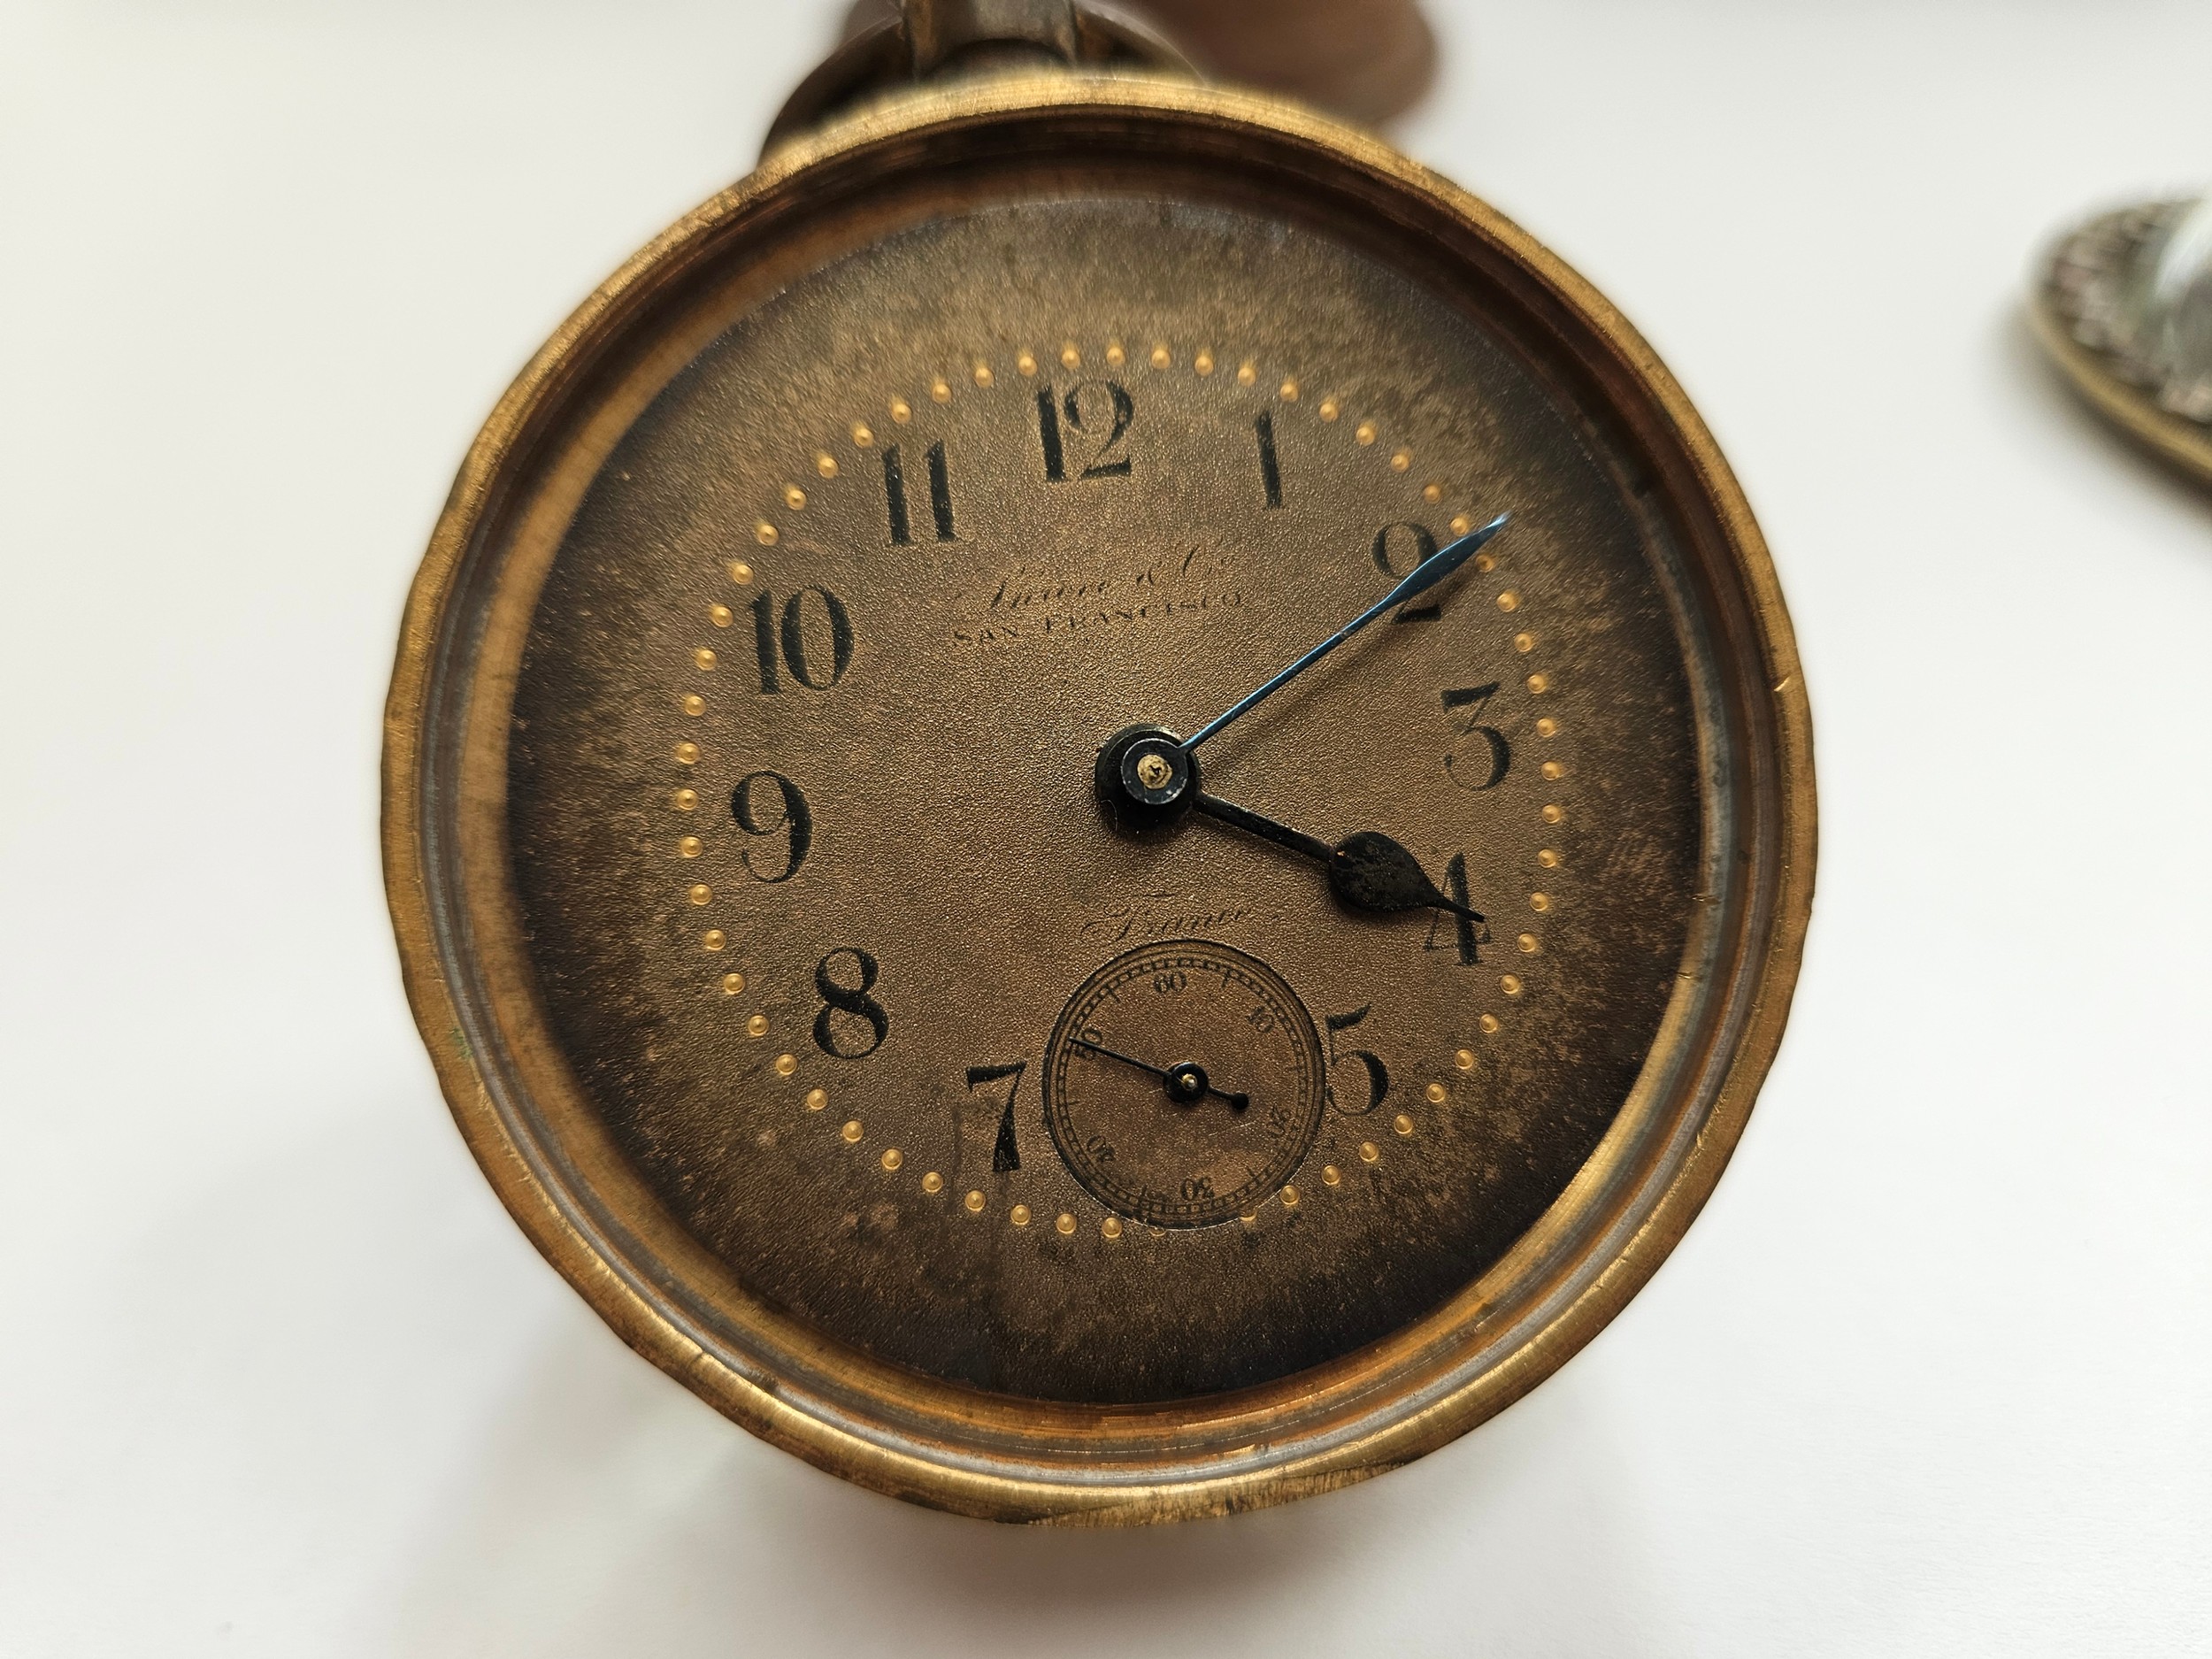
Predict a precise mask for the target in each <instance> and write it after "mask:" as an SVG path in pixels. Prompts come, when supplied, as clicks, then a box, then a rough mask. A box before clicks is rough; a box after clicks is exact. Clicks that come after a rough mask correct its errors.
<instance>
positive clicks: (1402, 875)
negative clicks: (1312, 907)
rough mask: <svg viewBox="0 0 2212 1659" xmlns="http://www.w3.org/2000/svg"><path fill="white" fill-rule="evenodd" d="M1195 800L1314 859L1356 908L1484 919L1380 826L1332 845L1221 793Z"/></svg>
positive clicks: (1208, 811) (1219, 817) (1234, 824)
mask: <svg viewBox="0 0 2212 1659" xmlns="http://www.w3.org/2000/svg"><path fill="white" fill-rule="evenodd" d="M1192 804H1193V807H1194V810H1197V811H1199V812H1202V813H1203V814H1204V815H1205V816H1206V817H1208V818H1212V819H1214V820H1215V821H1216V822H1217V823H1221V824H1226V825H1228V826H1230V828H1232V829H1239V830H1242V831H1243V832H1244V833H1246V834H1248V835H1254V836H1257V837H1258V838H1259V839H1260V840H1262V841H1272V842H1274V843H1275V844H1276V845H1277V846H1278V847H1285V848H1287V849H1290V850H1291V851H1292V852H1294V853H1298V854H1300V855H1302V856H1304V857H1308V858H1310V859H1312V860H1313V861H1314V862H1315V863H1317V864H1320V865H1321V866H1322V867H1323V868H1325V870H1327V872H1329V891H1330V892H1332V893H1333V894H1335V895H1336V896H1337V899H1338V902H1340V903H1342V904H1345V905H1347V906H1348V907H1349V908H1351V909H1353V910H1383V911H1389V910H1449V911H1451V912H1452V914H1453V915H1455V916H1463V917H1465V918H1467V919H1468V920H1469V921H1471V922H1479V921H1481V920H1482V919H1483V917H1482V915H1481V913H1480V912H1479V911H1477V910H1469V909H1468V908H1467V907H1466V906H1465V905H1464V904H1462V903H1460V902H1458V901H1457V900H1456V899H1453V898H1450V897H1448V895H1445V894H1444V893H1442V892H1440V891H1439V890H1438V888H1437V886H1436V883H1434V882H1433V881H1432V880H1430V879H1429V877H1428V872H1426V871H1425V870H1423V869H1422V868H1421V861H1420V860H1419V859H1417V858H1416V857H1415V856H1413V855H1412V854H1411V853H1409V852H1408V851H1407V850H1406V849H1405V848H1404V847H1403V846H1402V845H1401V844H1399V843H1398V842H1397V841H1393V840H1392V839H1391V838H1390V837H1389V836H1387V835H1386V834H1384V833H1382V832H1381V831H1380V830H1355V831H1353V833H1351V834H1349V835H1347V836H1346V837H1345V838H1344V839H1343V840H1342V841H1339V842H1337V843H1336V845H1335V846H1333V847H1332V846H1330V845H1329V843H1328V842H1326V841H1323V840H1321V838H1320V837H1318V836H1317V835H1309V834H1307V833H1305V832H1304V831H1302V830H1294V829H1293V828H1291V826H1289V825H1287V824H1282V823H1279V822H1277V821H1276V820H1275V819H1273V818H1269V817H1267V816H1266V815H1265V814H1264V813H1260V812H1255V811H1253V810H1251V809H1250V808H1249V807H1241V806H1239V805H1237V804H1236V803H1235V802H1233V801H1225V800H1223V799H1222V798H1221V797H1220V796H1219V795H1200V796H1199V797H1198V798H1197V800H1196V801H1195V802H1194V803H1192Z"/></svg>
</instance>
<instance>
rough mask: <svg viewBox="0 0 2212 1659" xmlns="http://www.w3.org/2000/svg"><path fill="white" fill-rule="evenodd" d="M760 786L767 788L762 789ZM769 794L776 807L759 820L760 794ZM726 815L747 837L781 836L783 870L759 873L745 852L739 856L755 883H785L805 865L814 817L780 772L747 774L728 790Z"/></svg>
mask: <svg viewBox="0 0 2212 1659" xmlns="http://www.w3.org/2000/svg"><path fill="white" fill-rule="evenodd" d="M763 786H769V787H766V788H764V787H763ZM764 794H766V795H774V796H775V797H776V805H775V809H774V812H773V816H772V817H763V816H762V813H761V806H762V803H761V802H760V801H759V800H757V799H756V796H757V795H764ZM730 816H731V817H732V818H735V819H736V820H737V826H738V828H740V829H741V830H743V831H744V832H745V833H747V834H748V835H784V836H787V837H788V839H787V841H785V842H784V856H783V868H782V869H780V870H776V871H773V872H771V871H768V870H763V869H762V868H761V867H760V865H758V864H755V863H754V862H753V855H752V854H751V853H750V852H749V851H748V852H746V853H744V854H743V855H742V857H743V859H744V863H745V870H746V873H748V874H749V875H750V876H751V877H752V878H753V879H754V880H756V881H765V882H768V883H770V884H771V885H773V884H774V883H776V882H779V881H788V880H790V879H791V878H792V877H794V876H795V875H797V874H798V873H799V866H800V865H801V864H804V863H805V862H806V853H807V848H808V847H809V846H810V845H811V844H812V842H813V840H814V814H813V813H812V812H810V810H808V809H807V803H806V796H805V795H802V794H800V793H799V786H798V785H797V784H795V783H794V782H792V781H791V780H790V779H788V778H787V777H785V776H784V775H783V774H782V773H781V772H748V773H747V774H746V775H745V776H744V777H742V778H741V779H739V780H738V784H737V787H736V788H734V789H733V790H731V791H730Z"/></svg>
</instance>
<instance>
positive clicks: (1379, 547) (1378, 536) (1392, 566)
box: [1374, 524, 1444, 622]
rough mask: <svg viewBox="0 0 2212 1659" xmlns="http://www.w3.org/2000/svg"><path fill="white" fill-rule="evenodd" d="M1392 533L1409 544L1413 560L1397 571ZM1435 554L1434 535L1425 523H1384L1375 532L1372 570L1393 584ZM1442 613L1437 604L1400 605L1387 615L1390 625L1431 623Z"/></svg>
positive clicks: (1410, 573) (1441, 608)
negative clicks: (1410, 544)
mask: <svg viewBox="0 0 2212 1659" xmlns="http://www.w3.org/2000/svg"><path fill="white" fill-rule="evenodd" d="M1393 531H1402V532H1404V534H1403V535H1402V536H1401V537H1400V538H1399V540H1401V541H1410V542H1411V543H1412V546H1411V548H1410V549H1409V551H1410V552H1411V553H1412V556H1413V557H1411V558H1410V559H1409V560H1407V561H1406V567H1405V568H1404V569H1403V570H1400V569H1399V568H1398V560H1397V557H1396V556H1395V555H1394V553H1393V551H1392V546H1391V533H1392V532H1393ZM1435 552H1436V534H1435V532H1433V531H1432V530H1431V529H1430V528H1429V527H1428V526H1426V525H1425V524H1386V525H1385V526H1383V527H1382V528H1381V529H1379V530H1378V531H1376V532H1375V547H1374V557H1375V568H1376V569H1377V570H1379V571H1380V572H1382V573H1383V574H1384V575H1386V576H1387V577H1389V578H1390V579H1391V580H1393V581H1395V580H1398V578H1400V577H1402V576H1410V575H1412V574H1413V567H1414V566H1415V565H1418V564H1420V563H1421V562H1422V561H1423V560H1424V559H1427V558H1430V557H1433V556H1434V555H1435ZM1443 614H1444V607H1443V606H1442V605H1440V604H1426V605H1400V606H1399V607H1398V608H1397V610H1396V611H1393V612H1392V613H1391V617H1390V619H1391V620H1392V621H1393V622H1433V621H1435V620H1436V619H1437V618H1439V617H1440V616H1442V615H1443Z"/></svg>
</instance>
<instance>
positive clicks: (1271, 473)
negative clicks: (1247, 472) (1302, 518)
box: [1252, 415, 1283, 507]
mask: <svg viewBox="0 0 2212 1659" xmlns="http://www.w3.org/2000/svg"><path fill="white" fill-rule="evenodd" d="M1252 433H1253V435H1254V436H1255V437H1256V438H1257V439H1258V440H1259V442H1260V482H1261V483H1262V484H1263V485H1264V486H1265V487H1266V489H1267V504H1268V505H1269V506H1271V507H1279V506H1281V505H1282V504H1283V470H1282V468H1281V466H1280V465H1278V464H1277V462H1276V459H1275V417H1274V416H1273V415H1262V416H1260V417H1259V418H1258V419H1256V420H1255V421H1253V423H1252Z"/></svg>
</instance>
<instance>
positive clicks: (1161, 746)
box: [1094, 726, 1201, 835]
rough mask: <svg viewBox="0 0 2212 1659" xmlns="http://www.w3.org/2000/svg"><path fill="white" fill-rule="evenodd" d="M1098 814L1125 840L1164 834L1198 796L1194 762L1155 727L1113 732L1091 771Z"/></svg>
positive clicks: (1168, 734)
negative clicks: (1158, 832)
mask: <svg viewBox="0 0 2212 1659" xmlns="http://www.w3.org/2000/svg"><path fill="white" fill-rule="evenodd" d="M1094 782H1095V784H1096V786H1097V790H1098V804H1099V809H1100V810H1102V812H1104V813H1105V815H1106V821H1107V823H1109V824H1110V825H1111V826H1113V827H1114V828H1115V829H1116V830H1118V831H1119V832H1120V833H1122V834H1125V835H1143V834H1146V833H1150V832H1152V831H1156V830H1164V829H1166V828H1168V827H1169V826H1171V825H1173V824H1174V823H1176V822H1177V821H1178V820H1179V819H1180V818H1182V817H1183V815H1184V814H1185V813H1186V812H1187V811H1189V810H1190V806H1191V803H1192V802H1194V801H1195V800H1196V799H1197V798H1198V796H1199V794H1200V791H1201V785H1200V781H1199V772H1198V760H1197V757H1195V756H1193V755H1188V754H1186V753H1185V752H1184V751H1183V748H1182V740H1181V739H1180V738H1179V737H1177V736H1176V735H1175V733H1172V732H1171V731H1168V730H1166V729H1165V728H1164V727H1162V726H1129V727H1126V728H1125V729H1124V730H1122V731H1119V732H1117V733H1115V734H1114V735H1113V736H1112V737H1111V738H1110V739H1108V740H1107V742H1106V745H1105V747H1104V748H1102V749H1100V750H1099V751H1098V762H1097V764H1096V766H1095V767H1094Z"/></svg>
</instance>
